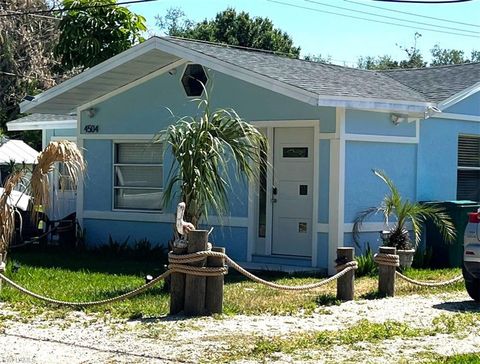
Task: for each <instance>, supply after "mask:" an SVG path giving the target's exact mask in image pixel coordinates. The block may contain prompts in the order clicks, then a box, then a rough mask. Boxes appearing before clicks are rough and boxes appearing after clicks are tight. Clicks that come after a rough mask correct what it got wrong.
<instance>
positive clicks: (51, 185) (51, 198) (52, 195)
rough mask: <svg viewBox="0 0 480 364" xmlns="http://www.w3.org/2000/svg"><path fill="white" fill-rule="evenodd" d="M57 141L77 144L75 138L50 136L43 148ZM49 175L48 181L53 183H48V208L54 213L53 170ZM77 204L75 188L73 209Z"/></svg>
mask: <svg viewBox="0 0 480 364" xmlns="http://www.w3.org/2000/svg"><path fill="white" fill-rule="evenodd" d="M59 140H68V141H70V142H74V143H75V144H77V137H76V136H52V137H50V140H48V141H46V145H45V146H44V148H45V147H46V146H47V145H48V143H50V142H58V141H59ZM50 173H51V176H50V181H52V182H53V183H50V191H49V193H50V203H51V206H50V208H51V209H52V210H51V211H52V212H53V211H54V208H55V206H54V203H55V202H54V201H55V198H54V197H55V194H54V189H55V183H56V181H55V178H54V177H55V173H56V171H55V169H54V170H53V171H52V172H50ZM77 203H78V188H77V191H75V208H76V205H77Z"/></svg>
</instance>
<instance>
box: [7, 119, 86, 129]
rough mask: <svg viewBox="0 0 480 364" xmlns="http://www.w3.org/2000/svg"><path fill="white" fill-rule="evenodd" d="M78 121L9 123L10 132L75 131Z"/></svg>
mask: <svg viewBox="0 0 480 364" xmlns="http://www.w3.org/2000/svg"><path fill="white" fill-rule="evenodd" d="M76 127H77V120H75V119H72V120H55V121H53V120H52V121H29V122H22V123H15V122H13V121H11V122H9V123H7V130H8V131H22V130H49V129H75V128H76Z"/></svg>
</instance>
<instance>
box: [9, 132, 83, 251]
mask: <svg viewBox="0 0 480 364" xmlns="http://www.w3.org/2000/svg"><path fill="white" fill-rule="evenodd" d="M57 162H61V163H64V165H65V170H66V171H67V174H68V175H70V176H71V178H72V181H73V183H77V181H78V178H79V176H80V175H81V174H83V172H84V170H85V161H84V159H83V156H82V154H81V152H80V151H79V150H78V148H77V146H76V144H75V143H72V142H70V141H67V140H61V141H56V142H51V143H50V144H48V145H47V147H46V148H45V149H44V150H43V151H42V152H41V153H40V154H39V156H38V158H37V164H36V165H35V166H34V167H33V171H32V174H31V178H30V180H29V182H28V184H27V185H26V189H25V190H24V191H26V192H28V193H30V194H31V196H32V199H33V204H34V205H35V206H42V207H43V208H44V209H45V208H46V207H48V205H49V202H50V201H49V196H50V192H49V191H50V187H49V175H50V172H52V171H53V168H54V166H55V163H57ZM26 173H27V170H26V167H25V166H23V167H21V168H20V169H18V170H16V171H14V172H13V173H12V174H11V175H10V176H9V177H8V178H7V180H6V181H5V184H4V190H3V193H2V194H1V195H0V254H2V255H3V257H5V254H6V252H7V250H8V247H9V245H10V241H11V240H12V237H13V234H14V232H15V217H14V216H15V211H16V207H15V206H16V204H17V203H18V201H14V200H13V196H12V191H13V190H14V189H15V187H16V186H18V185H19V184H22V183H24V182H25V181H24V176H25V174H26ZM12 200H13V201H12Z"/></svg>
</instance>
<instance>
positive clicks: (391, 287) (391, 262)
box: [0, 247, 463, 307]
mask: <svg viewBox="0 0 480 364" xmlns="http://www.w3.org/2000/svg"><path fill="white" fill-rule="evenodd" d="M340 249H346V248H339V251H340ZM389 249H390V250H389ZM392 249H393V250H392ZM207 258H217V259H221V260H223V262H224V264H221V266H210V267H209V266H198V263H199V262H205V261H206V259H207ZM351 259H353V255H352V258H351ZM168 261H169V265H168V267H167V271H165V272H164V273H162V274H161V275H160V276H158V277H156V278H154V279H152V280H151V281H150V282H148V283H146V284H144V285H142V286H140V287H138V288H135V289H133V290H131V291H129V292H126V293H124V294H121V295H118V296H115V297H111V298H107V299H103V300H97V301H88V302H69V301H62V300H57V299H54V298H50V297H46V296H43V295H41V294H38V293H35V292H32V291H30V290H29V289H27V288H25V287H23V286H21V285H20V284H18V283H16V282H14V281H13V280H12V279H10V278H9V277H7V276H6V275H5V274H4V271H5V263H0V282H1V281H4V282H6V283H7V284H9V285H10V286H12V287H13V288H15V289H17V290H18V291H20V292H22V293H24V294H26V295H28V296H31V297H33V298H36V299H39V300H42V301H45V302H47V303H51V304H57V305H66V306H73V307H88V306H97V305H104V304H111V303H114V302H119V301H122V300H126V299H129V298H132V297H135V296H137V295H139V294H141V293H143V292H145V291H146V290H147V289H149V288H151V287H153V286H154V285H156V284H158V283H159V282H160V281H162V280H163V279H165V278H167V277H168V276H170V275H171V274H173V273H180V274H185V275H190V276H197V277H204V278H206V277H222V276H224V275H226V274H227V272H228V267H231V268H233V269H235V270H236V271H238V272H239V273H240V274H242V275H244V276H245V277H247V278H248V279H250V280H252V281H254V282H256V283H259V284H262V285H265V286H267V287H270V288H272V289H277V290H282V291H297V292H298V291H305V290H312V289H317V288H320V287H322V286H325V285H327V284H329V283H331V282H333V281H335V280H340V279H341V278H342V277H344V276H345V275H346V274H347V273H350V272H352V273H351V274H350V275H349V276H348V277H350V278H351V280H352V282H353V279H354V273H353V272H354V271H355V270H356V269H357V268H358V263H357V261H356V260H354V259H353V260H350V261H343V260H342V259H340V260H337V261H339V262H341V263H339V264H337V266H336V270H337V273H336V274H335V275H333V276H331V277H329V278H326V279H324V280H321V281H320V282H315V283H310V284H304V285H297V286H290V285H282V284H278V283H274V282H270V281H267V280H265V279H262V278H260V277H258V276H257V275H255V274H253V273H251V272H249V271H247V270H246V269H244V268H243V267H242V266H240V265H239V264H238V263H236V262H235V261H234V260H233V259H231V258H230V257H229V256H228V255H226V254H225V253H222V252H218V251H211V250H205V251H198V252H195V253H190V254H174V253H173V252H170V253H169V255H168ZM374 261H375V262H376V263H377V264H378V266H379V293H380V294H383V295H385V296H393V295H394V292H395V278H396V277H397V278H399V279H402V280H404V281H406V282H408V283H410V284H414V285H417V286H420V287H442V286H447V285H450V284H453V283H456V282H459V281H461V280H463V276H462V275H459V276H457V277H454V278H452V279H449V280H447V281H442V282H431V281H430V282H429V281H419V280H415V279H412V278H409V277H407V276H405V275H404V274H402V273H400V272H399V271H398V270H397V267H399V266H400V260H399V256H398V255H397V254H396V252H395V248H388V247H381V248H380V252H379V253H378V254H375V256H374ZM192 263H194V264H197V265H190V264H192ZM350 278H347V281H348V279H350ZM344 280H345V278H344ZM222 281H223V278H222ZM345 282H346V281H342V284H347V283H345ZM339 284H340V281H339V282H337V293H338V287H339ZM222 289H223V286H222ZM348 289H349V290H350V291H351V294H349V295H347V297H352V298H348V299H353V283H352V287H351V288H348Z"/></svg>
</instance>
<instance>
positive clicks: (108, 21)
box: [55, 0, 147, 70]
mask: <svg viewBox="0 0 480 364" xmlns="http://www.w3.org/2000/svg"><path fill="white" fill-rule="evenodd" d="M115 4H116V0H64V1H63V7H64V8H65V9H69V10H68V11H67V12H66V13H65V14H64V15H63V17H62V18H61V20H60V22H59V24H58V30H59V31H60V36H59V40H58V44H57V45H56V46H55V55H56V56H57V57H59V59H60V61H61V63H62V66H63V67H65V68H66V69H67V70H70V69H72V68H74V67H79V68H82V69H83V68H88V67H93V66H95V65H96V64H98V63H100V62H103V61H105V60H107V59H109V58H111V57H113V56H115V55H116V54H118V53H121V52H123V51H125V50H127V49H128V48H130V47H131V46H132V45H134V44H135V43H138V42H142V41H143V37H142V35H141V34H142V32H143V31H145V30H146V29H147V28H146V26H145V18H144V17H143V16H140V15H137V14H134V13H132V12H131V11H130V10H128V9H127V8H125V7H121V6H116V5H115Z"/></svg>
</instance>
